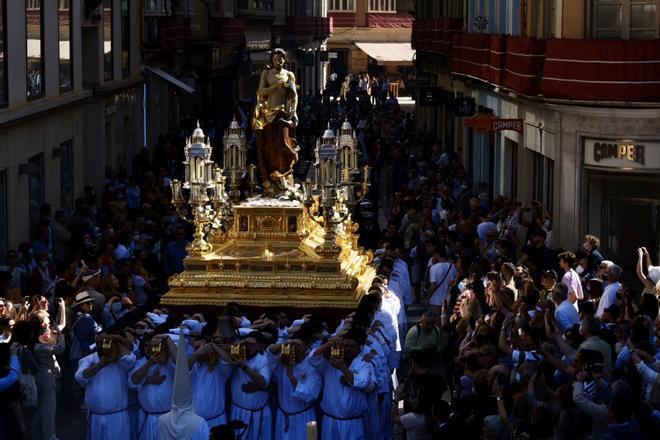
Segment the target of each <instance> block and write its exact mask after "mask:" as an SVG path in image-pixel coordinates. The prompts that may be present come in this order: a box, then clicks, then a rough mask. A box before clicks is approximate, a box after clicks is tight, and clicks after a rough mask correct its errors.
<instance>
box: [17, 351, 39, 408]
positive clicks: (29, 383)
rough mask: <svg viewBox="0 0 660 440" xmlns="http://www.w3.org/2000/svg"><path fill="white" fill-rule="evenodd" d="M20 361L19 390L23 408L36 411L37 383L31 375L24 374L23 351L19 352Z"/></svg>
mask: <svg viewBox="0 0 660 440" xmlns="http://www.w3.org/2000/svg"><path fill="white" fill-rule="evenodd" d="M18 358H19V361H20V363H21V373H20V375H19V376H18V388H19V390H20V392H21V406H22V407H23V408H25V409H34V408H36V407H37V400H38V397H39V396H38V393H37V383H36V382H35V380H34V376H33V375H32V374H30V373H23V349H22V348H21V350H20V351H19V356H18Z"/></svg>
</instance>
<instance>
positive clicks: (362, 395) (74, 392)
mask: <svg viewBox="0 0 660 440" xmlns="http://www.w3.org/2000/svg"><path fill="white" fill-rule="evenodd" d="M361 80H362V81H364V80H365V78H364V76H362V78H360V75H355V76H353V77H351V78H349V81H348V84H347V85H346V89H345V90H344V92H345V93H341V97H340V98H339V99H335V95H333V93H317V94H312V93H309V94H307V95H305V96H304V97H303V98H302V99H301V100H300V104H299V106H300V108H299V110H298V117H299V120H300V123H299V126H298V127H297V138H298V141H299V143H300V145H301V147H302V151H301V158H302V160H301V162H300V165H299V169H297V170H296V172H297V173H298V174H299V175H301V174H304V173H306V170H305V164H306V162H307V165H309V164H308V160H309V159H310V158H311V157H312V155H313V150H312V147H313V145H314V144H315V141H316V137H317V136H319V135H320V134H321V133H322V132H323V130H325V128H326V127H327V126H328V125H329V126H330V127H331V128H333V129H339V127H340V126H341V124H342V123H343V122H344V121H346V120H348V121H349V122H350V123H351V124H352V126H353V127H354V128H355V129H356V135H357V136H358V140H359V146H360V150H361V160H362V161H363V162H367V163H369V164H370V165H371V166H373V167H374V169H375V170H376V172H375V173H374V176H373V182H372V183H373V184H372V190H371V192H370V194H369V195H368V199H367V200H365V201H364V202H363V203H362V204H361V205H360V206H359V207H358V208H357V212H356V213H355V218H356V220H357V221H358V223H359V224H360V231H359V232H360V238H359V240H360V244H361V245H363V246H365V247H366V248H369V249H373V250H375V255H376V258H375V260H374V264H375V266H376V271H377V274H378V275H377V277H376V278H375V280H374V282H373V283H372V285H371V287H370V288H369V292H368V295H365V296H364V297H363V298H362V300H361V301H360V303H359V305H358V307H357V308H356V310H354V311H352V312H351V313H350V314H349V315H348V316H346V317H344V319H342V320H341V322H339V323H336V322H331V320H328V319H327V317H324V316H322V314H321V315H318V314H315V315H307V314H305V311H301V312H300V316H291V317H289V316H287V315H286V314H285V313H283V312H279V311H269V312H268V313H265V314H263V315H260V316H259V315H257V316H246V315H245V313H244V312H243V311H241V308H240V305H239V304H229V305H228V306H227V307H226V308H225V309H224V310H222V311H221V312H219V316H214V315H212V314H209V313H206V314H202V313H197V314H194V315H191V316H187V315H181V314H178V313H176V312H173V311H169V310H167V309H166V308H163V307H162V306H160V305H159V301H160V297H161V296H162V294H164V293H165V292H166V291H167V280H168V277H169V276H170V275H172V274H175V273H178V272H181V271H182V270H183V269H184V265H183V260H184V258H185V256H186V246H187V243H188V238H189V237H190V232H191V231H190V229H189V226H188V225H186V224H184V223H182V222H181V221H180V219H179V217H178V215H177V214H176V212H175V210H174V209H173V207H172V205H171V204H170V190H169V184H170V179H171V178H174V177H179V176H180V175H181V173H182V169H181V166H180V163H181V161H182V160H181V159H182V157H181V156H182V150H183V148H182V147H183V142H184V138H185V135H186V134H187V133H189V132H190V130H192V123H193V119H192V118H188V119H186V120H184V121H182V124H181V129H180V130H179V131H177V132H174V133H171V134H170V135H168V136H166V137H163V138H162V139H160V140H159V142H158V145H156V146H154V148H153V151H150V150H148V149H144V150H143V151H141V152H140V154H139V155H138V156H137V157H136V158H135V159H134V160H133V164H132V169H131V170H130V171H126V170H116V171H110V170H109V171H108V172H107V179H106V186H105V188H104V190H103V192H102V194H100V195H97V194H96V192H95V190H94V189H93V188H92V187H85V190H84V193H83V194H82V196H81V197H80V198H79V199H77V200H76V201H75V206H74V209H73V211H72V212H64V211H56V212H54V213H53V212H52V211H51V208H50V206H48V205H43V206H42V208H41V216H40V219H39V222H38V224H37V225H36V227H35V231H36V232H35V234H34V238H33V240H32V241H30V242H25V243H22V244H21V245H20V246H19V247H18V248H17V249H16V250H10V251H9V252H8V253H7V256H6V264H5V266H3V267H2V269H1V271H0V298H2V299H0V332H1V334H0V342H3V343H0V402H1V403H0V433H1V434H2V435H4V438H10V439H24V438H35V439H37V438H38V439H48V440H52V439H54V438H56V433H55V426H56V423H55V421H56V411H57V407H58V405H69V406H73V407H76V408H77V407H80V408H82V410H83V411H84V412H85V414H86V417H87V420H88V424H87V429H88V435H89V437H90V438H94V439H110V438H139V439H155V438H163V439H168V438H172V437H166V436H164V434H162V432H163V431H162V430H159V418H161V416H163V415H164V414H166V413H168V412H170V411H173V409H174V408H175V407H176V405H175V406H172V397H173V396H172V394H173V390H174V389H175V388H176V384H175V365H177V364H179V365H180V363H181V359H179V360H178V363H177V362H176V358H177V357H176V356H175V354H176V352H177V344H178V343H180V342H179V341H180V338H185V339H186V340H187V341H188V342H189V343H190V349H189V351H188V359H187V361H188V366H189V368H190V377H191V381H192V399H193V401H194V407H195V411H196V413H197V414H198V415H199V416H201V417H202V418H203V419H205V422H206V423H204V424H203V426H202V425H195V430H193V431H185V432H186V433H187V434H189V435H188V437H189V438H208V437H209V435H210V436H211V437H212V438H233V437H231V436H230V435H231V434H229V432H231V431H232V430H234V431H236V432H240V433H241V434H242V435H243V437H242V438H249V439H270V438H271V437H272V438H276V439H298V438H306V424H307V423H308V422H310V421H316V422H317V423H318V426H319V433H320V435H321V438H322V439H324V440H326V439H333V440H334V439H347V440H354V439H361V438H368V439H383V438H385V439H390V438H392V436H393V435H396V436H406V438H407V439H408V440H414V439H431V438H446V436H455V437H458V436H461V437H463V438H486V439H503V438H557V439H574V438H593V439H601V438H606V439H638V438H657V433H658V432H660V428H659V427H660V424H659V423H660V397H659V396H660V379H658V377H659V372H660V350H659V348H660V338H659V336H660V320H659V319H658V295H659V293H660V284H659V282H660V267H657V266H653V264H652V261H651V257H650V256H649V253H648V252H647V251H646V249H645V248H640V249H639V252H638V255H637V256H635V255H632V256H630V257H631V259H632V260H634V259H635V257H637V263H638V264H637V278H638V280H639V282H640V283H635V282H631V283H623V282H622V275H623V270H622V268H621V266H622V265H623V264H621V262H612V261H609V260H607V257H608V256H607V255H602V252H601V250H600V241H599V239H598V238H597V237H595V236H593V235H587V236H585V237H584V240H583V243H576V244H575V246H574V248H575V249H570V250H560V249H551V248H550V247H549V243H552V226H553V225H552V221H553V217H552V215H551V213H550V212H549V211H548V210H547V209H546V208H545V207H543V206H542V204H541V203H539V202H533V203H531V204H529V205H525V204H523V203H521V202H519V201H516V200H512V199H511V198H508V197H505V196H499V195H495V196H493V195H492V194H491V193H490V190H491V189H490V188H488V186H487V185H486V184H484V183H479V182H471V181H470V179H469V173H468V172H467V171H466V169H465V168H464V167H463V165H462V164H461V163H460V161H459V158H458V157H457V155H456V153H455V152H454V151H453V149H452V148H451V147H450V146H443V145H441V144H440V142H438V141H437V140H436V139H435V138H434V137H433V136H432V135H431V134H430V133H428V132H426V131H424V130H418V129H417V128H416V123H415V118H414V116H413V115H411V114H409V113H406V112H403V111H401V109H400V108H399V106H398V103H397V99H396V98H395V97H392V96H390V97H389V98H386V99H383V98H382V97H381V98H379V99H376V100H374V99H373V94H370V93H364V90H362V87H361V83H360V81H361ZM232 116H233V115H231V114H220V115H218V116H217V117H216V118H214V119H213V120H211V121H209V123H208V127H205V129H206V130H207V131H208V133H209V134H210V136H211V137H212V142H214V144H213V145H214V147H215V148H216V150H217V149H218V147H219V144H218V141H219V138H220V136H218V135H217V134H218V133H221V130H222V129H223V127H226V126H227V125H228V123H229V120H230V118H231V117H232ZM239 117H240V112H239ZM242 119H245V116H244V115H243V117H242ZM243 125H244V126H245V127H246V128H247V129H248V137H249V138H251V134H250V133H249V127H247V125H248V124H243ZM215 154H216V155H217V156H219V154H218V153H217V152H216V153H215ZM217 156H216V157H217ZM556 220H557V219H555V221H556ZM617 263H619V264H617ZM637 287H641V288H640V289H637ZM420 308H421V309H422V311H423V315H422V317H421V320H420V322H419V323H413V322H411V323H410V325H409V323H408V322H407V321H408V315H409V314H408V313H407V310H412V309H420ZM275 384H276V385H275ZM81 417H84V416H82V415H81ZM172 432H175V431H172ZM177 432H178V431H177ZM159 433H160V434H159ZM2 435H0V438H2ZM159 435H160V437H159ZM228 436H229V437H228ZM447 438H452V437H447Z"/></svg>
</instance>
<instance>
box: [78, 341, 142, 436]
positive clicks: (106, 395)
mask: <svg viewBox="0 0 660 440" xmlns="http://www.w3.org/2000/svg"><path fill="white" fill-rule="evenodd" d="M106 338H107V339H109V340H113V342H114V343H116V344H118V347H119V353H118V356H113V357H110V356H103V357H99V355H98V353H92V354H90V355H88V356H85V357H84V358H82V359H80V362H79V363H78V370H77V371H76V374H75V378H76V380H77V381H78V383H79V384H80V386H82V387H83V388H85V405H86V406H87V409H88V411H89V415H88V422H87V423H88V426H87V438H88V439H90V440H118V439H129V440H132V439H134V438H135V432H133V429H132V425H131V417H130V415H129V411H128V372H129V371H130V369H131V368H133V365H134V364H135V355H134V354H132V353H131V350H130V348H128V347H126V346H125V345H124V344H123V343H122V340H121V339H122V338H120V337H117V336H99V337H97V339H96V345H97V346H99V347H102V346H103V340H104V339H106Z"/></svg>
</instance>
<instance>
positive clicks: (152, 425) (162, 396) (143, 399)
mask: <svg viewBox="0 0 660 440" xmlns="http://www.w3.org/2000/svg"><path fill="white" fill-rule="evenodd" d="M146 362H147V358H145V357H142V358H140V359H138V360H137V362H136V363H135V367H134V368H133V371H131V372H130V374H129V376H128V378H129V380H128V386H129V387H130V388H132V389H134V390H136V391H137V396H138V402H139V404H140V411H139V413H138V432H137V436H138V439H139V440H158V438H159V434H158V433H159V428H158V418H159V417H160V416H162V415H163V414H165V413H167V412H168V411H169V410H170V409H172V389H173V387H174V363H173V362H172V361H170V360H168V361H167V362H166V363H164V364H160V363H158V364H154V365H152V366H151V368H149V372H148V373H147V374H146V376H145V378H144V379H143V380H142V382H140V383H134V382H133V381H132V380H131V377H132V376H133V373H135V371H137V370H138V369H139V368H141V367H142V366H143V365H144V364H145V363H146ZM155 374H158V375H163V376H165V380H164V381H163V382H162V383H161V384H159V385H156V384H146V383H145V381H146V379H147V378H148V377H150V376H152V375H155Z"/></svg>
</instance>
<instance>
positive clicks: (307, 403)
mask: <svg viewBox="0 0 660 440" xmlns="http://www.w3.org/2000/svg"><path fill="white" fill-rule="evenodd" d="M268 358H269V363H270V365H271V371H272V373H273V379H274V380H275V381H276V382H277V412H276V416H275V435H274V439H275V440H306V439H307V423H308V422H311V421H316V420H317V416H316V411H315V409H314V402H315V401H316V399H317V398H318V397H319V394H320V393H321V387H322V385H323V382H322V380H321V375H320V374H319V373H318V372H317V371H316V370H315V369H314V367H313V366H312V364H311V362H310V358H306V359H304V360H303V361H302V362H300V363H298V364H296V365H295V366H294V367H293V375H294V377H295V378H296V380H297V381H298V384H297V385H296V386H295V388H294V387H293V385H292V384H291V380H289V376H288V375H287V369H286V367H285V366H284V365H282V363H281V362H280V356H279V355H278V356H275V355H273V354H271V353H268Z"/></svg>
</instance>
